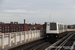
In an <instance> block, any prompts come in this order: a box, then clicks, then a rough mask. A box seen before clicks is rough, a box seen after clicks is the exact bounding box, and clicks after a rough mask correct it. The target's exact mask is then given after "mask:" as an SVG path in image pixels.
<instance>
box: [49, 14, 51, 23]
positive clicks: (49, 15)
mask: <svg viewBox="0 0 75 50" xmlns="http://www.w3.org/2000/svg"><path fill="white" fill-rule="evenodd" d="M50 17H51V15H50V14H49V22H50V21H51V19H50Z"/></svg>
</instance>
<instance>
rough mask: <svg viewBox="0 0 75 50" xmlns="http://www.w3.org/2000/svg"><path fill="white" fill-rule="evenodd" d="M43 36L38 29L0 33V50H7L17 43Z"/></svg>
mask: <svg viewBox="0 0 75 50" xmlns="http://www.w3.org/2000/svg"><path fill="white" fill-rule="evenodd" d="M43 36H44V34H43V32H42V31H40V30H33V31H22V32H12V33H6V34H0V50H7V49H10V48H12V47H14V46H15V47H16V46H18V45H21V44H24V43H27V42H30V41H34V40H38V39H41V38H42V37H43Z"/></svg>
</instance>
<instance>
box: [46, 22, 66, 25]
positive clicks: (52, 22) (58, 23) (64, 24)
mask: <svg viewBox="0 0 75 50" xmlns="http://www.w3.org/2000/svg"><path fill="white" fill-rule="evenodd" d="M47 23H58V24H63V25H67V24H64V23H60V22H47Z"/></svg>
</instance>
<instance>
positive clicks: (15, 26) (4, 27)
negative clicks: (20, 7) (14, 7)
mask: <svg viewBox="0 0 75 50" xmlns="http://www.w3.org/2000/svg"><path fill="white" fill-rule="evenodd" d="M41 29H43V28H42V25H40V24H34V25H33V24H26V23H25V19H24V23H18V22H10V23H4V22H0V33H10V32H19V31H28V30H41Z"/></svg>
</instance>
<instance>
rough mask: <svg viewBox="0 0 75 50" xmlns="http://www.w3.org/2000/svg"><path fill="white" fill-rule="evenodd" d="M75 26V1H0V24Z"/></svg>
mask: <svg viewBox="0 0 75 50" xmlns="http://www.w3.org/2000/svg"><path fill="white" fill-rule="evenodd" d="M24 19H26V23H41V24H42V23H44V22H49V21H50V22H61V23H65V24H75V0H0V22H5V23H9V22H11V21H13V22H14V21H18V22H19V23H23V22H24Z"/></svg>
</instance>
